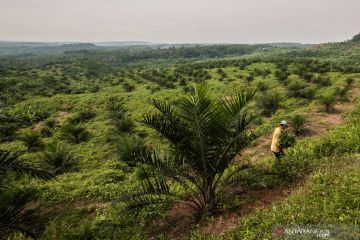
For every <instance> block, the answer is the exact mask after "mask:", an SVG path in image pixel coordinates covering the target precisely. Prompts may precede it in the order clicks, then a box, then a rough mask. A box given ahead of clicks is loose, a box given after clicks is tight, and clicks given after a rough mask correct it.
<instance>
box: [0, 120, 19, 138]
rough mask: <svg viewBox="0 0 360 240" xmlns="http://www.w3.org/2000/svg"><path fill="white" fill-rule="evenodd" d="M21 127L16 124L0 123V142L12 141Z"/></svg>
mask: <svg viewBox="0 0 360 240" xmlns="http://www.w3.org/2000/svg"><path fill="white" fill-rule="evenodd" d="M20 127H21V124H19V123H17V122H6V121H4V122H2V123H0V142H5V141H12V140H14V139H15V138H16V131H17V130H18V129H19V128H20Z"/></svg>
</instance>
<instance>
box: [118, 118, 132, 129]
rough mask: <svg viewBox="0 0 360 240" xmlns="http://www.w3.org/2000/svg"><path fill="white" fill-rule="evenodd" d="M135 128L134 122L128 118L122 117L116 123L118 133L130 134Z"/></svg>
mask: <svg viewBox="0 0 360 240" xmlns="http://www.w3.org/2000/svg"><path fill="white" fill-rule="evenodd" d="M134 127H135V123H134V121H133V120H132V119H131V118H129V117H124V118H122V119H121V120H119V121H117V122H116V128H117V129H118V131H120V132H131V131H132V130H133V129H134Z"/></svg>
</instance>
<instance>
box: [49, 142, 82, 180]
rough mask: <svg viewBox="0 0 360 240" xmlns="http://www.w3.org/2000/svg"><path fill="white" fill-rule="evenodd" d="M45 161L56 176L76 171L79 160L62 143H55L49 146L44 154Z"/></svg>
mask: <svg viewBox="0 0 360 240" xmlns="http://www.w3.org/2000/svg"><path fill="white" fill-rule="evenodd" d="M43 159H44V161H45V163H46V164H47V165H48V166H49V167H50V168H51V172H53V173H54V174H55V175H58V174H62V173H65V172H68V171H74V170H76V167H75V165H76V163H77V160H76V159H75V158H74V157H73V156H72V155H71V153H70V152H69V150H68V149H67V148H66V147H65V145H63V144H62V143H60V142H56V141H54V142H52V143H50V144H48V145H47V146H46V150H45V151H44V152H43Z"/></svg>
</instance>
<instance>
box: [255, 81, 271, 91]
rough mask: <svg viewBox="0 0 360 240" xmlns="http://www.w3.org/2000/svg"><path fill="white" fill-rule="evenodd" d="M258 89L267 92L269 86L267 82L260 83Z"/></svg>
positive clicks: (257, 85)
mask: <svg viewBox="0 0 360 240" xmlns="http://www.w3.org/2000/svg"><path fill="white" fill-rule="evenodd" d="M256 88H257V89H258V90H259V91H261V92H265V91H266V90H268V89H269V86H268V85H267V84H266V83H265V82H263V81H260V82H258V83H257V84H256Z"/></svg>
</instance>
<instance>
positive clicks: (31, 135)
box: [20, 131, 43, 151]
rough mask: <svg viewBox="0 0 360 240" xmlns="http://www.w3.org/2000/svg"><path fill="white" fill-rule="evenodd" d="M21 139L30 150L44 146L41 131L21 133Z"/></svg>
mask: <svg viewBox="0 0 360 240" xmlns="http://www.w3.org/2000/svg"><path fill="white" fill-rule="evenodd" d="M20 140H21V141H23V142H24V144H25V146H26V147H27V149H28V151H36V150H40V149H41V148H42V147H43V142H42V141H41V135H40V133H39V132H34V131H29V132H26V133H24V134H22V135H21V137H20Z"/></svg>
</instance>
